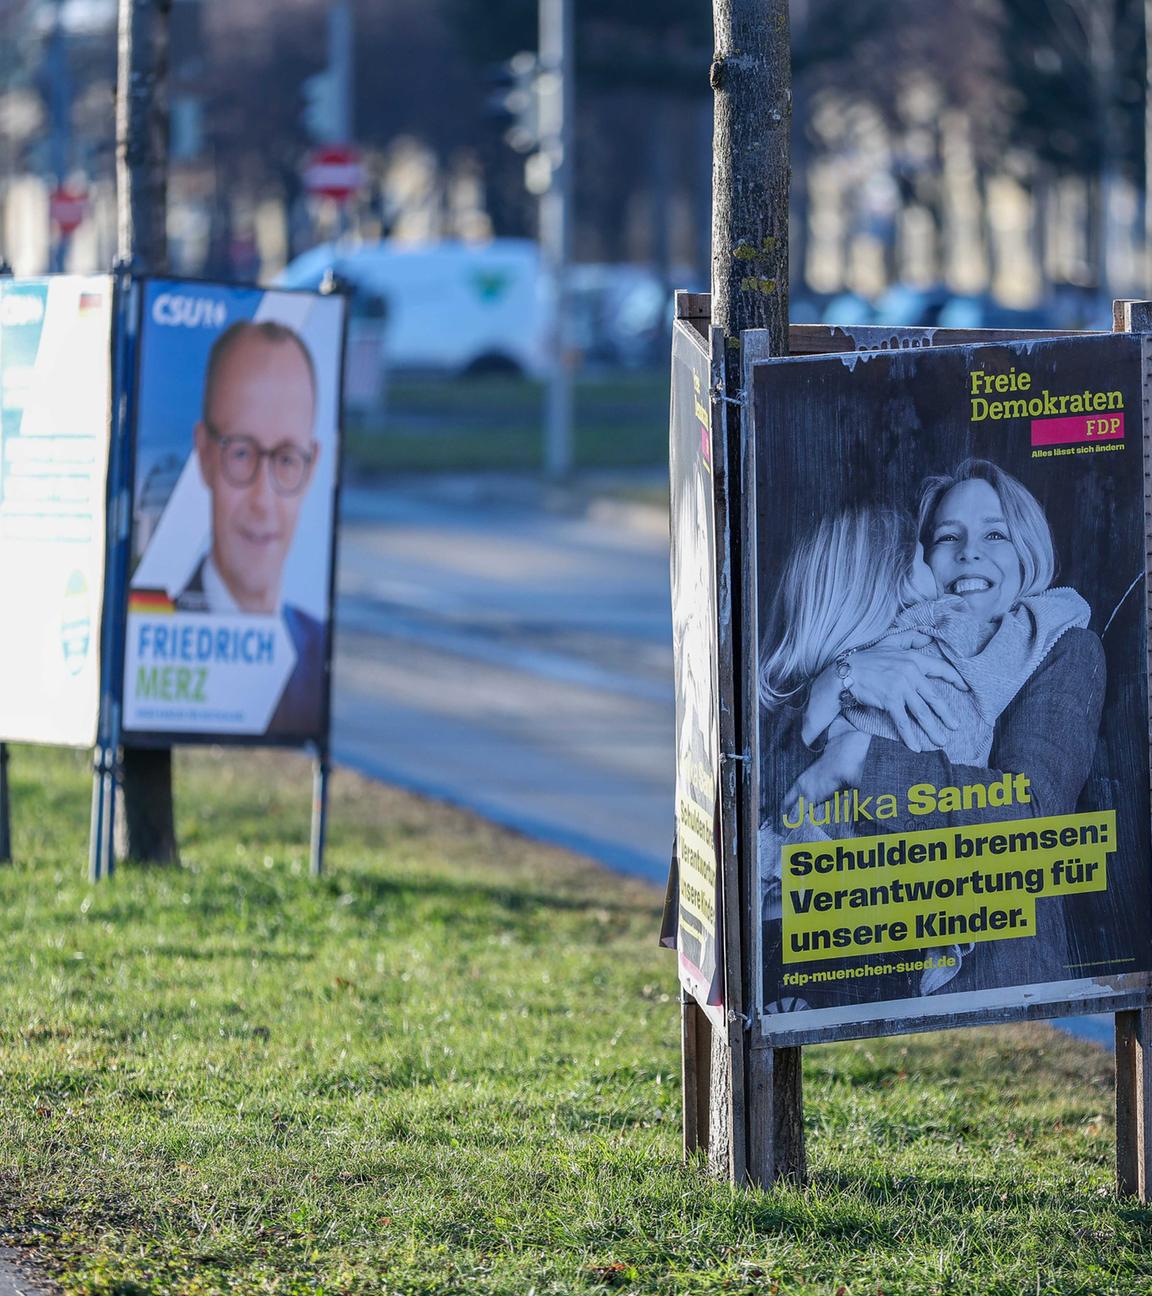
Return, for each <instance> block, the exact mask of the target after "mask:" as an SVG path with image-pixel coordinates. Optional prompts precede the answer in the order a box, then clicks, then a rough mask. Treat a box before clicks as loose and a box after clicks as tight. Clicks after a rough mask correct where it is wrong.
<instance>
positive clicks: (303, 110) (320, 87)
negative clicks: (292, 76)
mask: <svg viewBox="0 0 1152 1296" xmlns="http://www.w3.org/2000/svg"><path fill="white" fill-rule="evenodd" d="M300 99H301V107H300V120H301V122H302V123H303V125H304V129H305V130H306V131H307V132H308V138H309V139H311V140H313V141H315V142H316V143H317V144H328V143H331V142H332V141H333V140H335V139H338V138H339V136H340V96H339V86H338V85H337V83H336V75H335V73H334V72H332V71H331V69H328V70H326V71H324V72H317V73H316V75H315V76H310V77H308V78H307V79H306V80H305V81H303V82H302V83H301V85H300Z"/></svg>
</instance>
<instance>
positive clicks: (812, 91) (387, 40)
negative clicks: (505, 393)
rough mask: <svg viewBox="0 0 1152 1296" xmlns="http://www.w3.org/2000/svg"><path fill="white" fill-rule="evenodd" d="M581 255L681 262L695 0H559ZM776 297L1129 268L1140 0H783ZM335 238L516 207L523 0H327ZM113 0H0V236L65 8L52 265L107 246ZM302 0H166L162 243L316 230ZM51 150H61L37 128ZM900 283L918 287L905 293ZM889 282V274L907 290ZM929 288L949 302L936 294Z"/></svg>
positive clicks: (494, 221)
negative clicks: (362, 171) (349, 128)
mask: <svg viewBox="0 0 1152 1296" xmlns="http://www.w3.org/2000/svg"><path fill="white" fill-rule="evenodd" d="M576 6H577V7H576V12H577V118H578V121H577V137H576V148H577V177H576V216H575V251H576V259H577V261H583V262H607V263H617V262H628V263H634V264H642V265H644V266H647V267H650V268H651V270H652V271H653V272H654V273H655V274H656V275H657V276H658V278H659V279H660V280H661V281H662V282H664V283H666V284H670V285H671V284H675V285H680V286H685V285H686V286H702V285H703V284H704V283H705V282H706V280H707V261H708V249H707V238H708V228H709V222H708V218H707V211H708V202H709V193H710V184H709V173H710V111H711V98H710V92H709V88H708V84H707V69H708V64H709V58H710V54H711V32H710V29H709V25H708V16H707V13H706V12H705V11H704V10H702V9H701V8H700V6H699V5H697V4H694V3H690V2H689V0H662V2H661V3H657V2H656V0H636V3H634V4H632V5H630V6H626V7H621V6H619V5H614V4H611V3H609V2H608V0H576ZM792 8H793V14H792V21H793V57H794V67H795V114H794V127H795V129H794V172H795V174H794V189H793V193H794V199H793V201H794V208H793V245H794V246H793V280H794V284H793V296H794V301H795V308H794V312H793V313H794V315H799V314H804V315H806V316H807V317H809V318H816V317H819V316H821V315H826V314H828V313H829V312H831V314H832V316H833V317H836V316H837V312H839V316H840V317H844V318H848V317H853V316H854V315H859V316H861V317H862V316H863V315H864V314H866V313H867V312H868V311H869V310H872V309H873V308H872V307H871V306H869V305H867V304H866V303H872V302H878V303H879V304H880V305H879V307H877V309H881V311H882V313H883V312H887V315H886V318H890V319H891V321H892V322H893V323H900V322H906V320H905V319H904V318H902V314H907V312H908V311H909V310H915V311H916V312H918V313H919V315H920V316H922V317H923V316H925V315H926V314H932V313H933V312H935V313H936V314H939V313H940V312H941V311H953V312H957V311H959V312H960V314H963V309H962V305H961V306H958V305H957V304H956V303H957V300H958V299H959V300H960V301H961V303H963V302H964V301H968V302H969V303H970V305H971V309H972V311H973V312H975V314H974V315H973V319H974V320H975V315H979V316H980V319H979V320H978V321H976V322H993V320H992V316H993V315H995V313H996V312H997V311H1001V312H1003V311H1007V310H1012V309H1015V310H1036V309H1041V308H1043V309H1044V310H1046V311H1049V312H1051V311H1052V310H1055V311H1056V312H1057V314H1058V315H1060V322H1071V321H1072V317H1073V316H1075V315H1080V316H1083V315H1084V313H1085V312H1091V311H1096V312H1097V313H1098V311H1099V303H1100V302H1102V301H1103V300H1104V299H1106V298H1109V297H1111V296H1113V295H1121V294H1132V293H1142V292H1144V291H1145V285H1144V283H1143V212H1144V193H1143V191H1144V102H1145V54H1144V47H1145V36H1144V6H1143V5H1142V4H1140V3H1139V2H1138V0H949V3H943V2H942V0H940V2H935V3H928V4H926V3H923V0H856V2H855V3H853V4H851V5H844V4H843V3H842V2H841V0H793V6H792ZM352 12H353V21H354V27H355V78H354V84H355V105H354V121H355V128H354V129H355V142H356V143H357V144H358V145H359V146H360V148H361V149H362V150H363V154H364V159H365V164H366V171H367V183H366V184H365V187H364V190H363V192H362V193H361V194H360V196H359V197H358V199H357V201H356V203H355V204H354V205H353V207H352V209H351V211H350V213H349V215H348V218H347V225H348V227H349V229H348V232H349V234H350V236H351V237H353V238H360V239H367V240H371V239H376V238H380V237H382V236H385V235H393V236H395V237H398V238H402V239H408V240H436V239H441V238H453V237H463V238H484V237H488V236H491V235H498V236H526V237H532V236H534V233H535V219H536V215H535V203H534V201H533V198H532V196H531V195H530V194H529V192H528V191H527V189H526V187H525V182H524V160H523V158H522V157H521V156H520V155H518V154H517V153H515V152H514V151H513V150H511V149H510V148H508V147H507V146H506V144H505V143H504V141H503V138H502V129H501V127H500V125H499V123H497V122H495V121H493V120H492V117H491V114H490V113H489V112H488V111H487V105H488V102H489V100H490V98H491V95H492V82H491V75H490V73H491V69H492V67H493V65H497V64H499V63H501V62H503V61H504V60H507V59H508V58H510V57H511V56H512V55H513V54H515V53H516V52H517V51H520V50H531V49H533V48H534V46H535V40H536V6H535V2H534V0H376V2H375V3H368V2H367V0H353V2H352ZM114 16H115V15H114V5H113V3H112V0H0V22H2V23H3V30H4V32H5V36H6V40H5V41H4V43H3V45H2V47H0V207H2V216H3V222H2V224H0V242H2V246H3V251H4V252H5V253H6V254H7V255H8V256H9V257H10V258H11V259H13V260H14V261H15V263H16V265H17V268H18V269H23V270H27V269H36V268H40V267H41V266H43V265H45V264H47V259H48V256H49V253H50V244H51V240H52V238H53V232H52V230H51V229H50V224H49V220H48V215H47V194H48V193H49V192H50V191H51V187H52V186H53V185H54V184H56V183H58V182H59V181H60V179H61V177H57V176H56V175H55V174H54V169H53V166H52V157H53V150H52V147H51V144H52V132H53V130H59V124H58V123H55V124H54V122H53V120H52V116H51V105H52V91H53V79H54V77H55V76H57V75H58V71H57V70H56V68H55V65H53V64H52V61H51V60H50V58H49V48H50V45H51V39H52V33H53V31H54V30H57V28H59V29H61V30H63V32H64V33H65V36H66V48H67V72H68V80H69V85H70V97H71V104H72V111H71V116H70V120H69V122H68V134H69V141H68V149H67V155H68V157H69V171H70V173H72V174H73V175H74V176H75V177H77V178H78V179H79V180H81V181H82V182H83V184H84V185H86V187H87V190H88V193H89V195H90V206H89V216H88V219H87V220H86V221H85V223H84V225H83V226H82V227H81V229H80V230H78V231H77V233H76V235H75V237H74V238H73V239H72V240H71V243H70V246H69V247H68V248H67V254H68V263H69V264H70V265H72V266H74V267H77V268H80V267H86V266H92V267H95V266H100V265H106V264H107V263H108V261H109V258H110V255H111V253H110V240H111V222H110V219H109V217H108V214H107V213H108V210H109V206H108V205H109V202H110V193H111V188H110V186H111V169H112V152H111V132H112V112H111V98H112V80H113V68H114V31H113V27H114ZM325 23H326V3H325V0H280V3H278V4H277V5H276V7H275V11H274V17H273V18H272V19H271V20H270V17H269V9H268V6H267V4H266V3H265V2H264V0H232V3H230V4H228V5H222V4H210V3H208V2H207V0H175V6H174V34H173V102H174V111H173V131H174V138H173V177H172V190H171V210H170V213H169V222H170V229H171V236H172V251H173V263H174V266H175V267H176V268H177V269H179V270H181V271H184V272H187V273H205V274H213V275H228V274H233V275H237V276H241V277H254V276H264V277H267V276H270V275H272V274H274V273H275V272H276V271H277V270H278V269H279V268H280V267H281V266H282V265H283V264H284V263H285V262H286V261H287V260H289V259H290V258H291V257H292V256H294V255H296V254H298V253H299V252H300V251H302V250H303V249H305V248H307V247H308V246H310V245H312V244H314V243H316V242H318V241H320V240H322V239H324V238H327V237H330V236H331V235H332V234H333V232H334V231H335V230H336V228H337V214H336V212H335V211H334V210H333V209H332V208H331V206H330V205H328V204H325V203H324V202H317V201H315V200H313V199H310V198H308V197H307V196H306V195H305V193H304V192H303V187H302V183H301V160H302V158H303V156H304V155H305V154H306V152H307V150H308V148H309V144H310V140H309V132H308V129H307V125H306V120H305V118H306V97H307V92H306V89H305V86H306V83H307V82H308V79H309V78H311V77H314V76H315V75H316V74H317V73H318V72H321V71H322V70H323V69H324V66H325V62H326V48H325V41H326V37H325ZM55 156H56V157H57V158H58V157H59V156H60V153H59V149H58V148H57V150H56V154H55ZM916 294H918V296H917V295H916ZM913 297H915V301H914V302H913ZM946 318H947V315H946Z"/></svg>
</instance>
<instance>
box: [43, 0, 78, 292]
mask: <svg viewBox="0 0 1152 1296" xmlns="http://www.w3.org/2000/svg"><path fill="white" fill-rule="evenodd" d="M46 63H47V69H46V70H47V73H48V113H49V118H50V121H51V132H50V135H49V140H50V145H49V147H50V162H49V165H50V168H51V170H52V173H53V183H54V184H55V186H56V188H57V189H59V188H61V187H62V186H63V185H64V184H65V183H66V182H67V180H68V173H69V171H70V170H71V169H72V82H71V78H70V76H69V68H68V38H67V35H66V33H65V30H64V0H56V16H55V21H54V23H53V26H52V35H51V36H50V37H49V40H48V50H47V58H46ZM70 238H71V236H70V235H68V234H65V233H64V232H63V230H59V229H58V230H57V231H56V238H55V241H54V244H53V248H52V261H51V264H52V269H53V270H54V271H57V272H59V271H62V270H63V269H64V262H65V260H66V258H67V256H68V244H69V241H70Z"/></svg>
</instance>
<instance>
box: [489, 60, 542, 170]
mask: <svg viewBox="0 0 1152 1296" xmlns="http://www.w3.org/2000/svg"><path fill="white" fill-rule="evenodd" d="M539 78H540V60H539V59H538V58H537V56H536V55H535V54H534V53H533V52H532V51H530V50H522V51H521V52H520V53H519V54H514V55H513V56H512V57H511V58H510V59H508V60H507V62H505V63H497V64H496V65H495V66H494V67H492V68H490V69H489V80H490V81H491V83H492V85H493V86H494V89H493V91H492V93H491V94H490V95H489V96H488V102H487V109H488V116H489V117H490V118H491V119H492V120H493V121H495V122H496V123H497V124H498V125H502V126H503V127H504V141H505V143H507V144H508V145H509V146H510V147H512V148H514V149H515V150H516V151H517V153H531V152H532V151H533V150H534V149H536V148H538V147H539V144H540V105H539V93H538V82H539Z"/></svg>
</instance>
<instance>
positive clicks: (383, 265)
mask: <svg viewBox="0 0 1152 1296" xmlns="http://www.w3.org/2000/svg"><path fill="white" fill-rule="evenodd" d="M328 270H332V271H334V272H335V273H336V274H338V275H339V276H340V277H341V278H342V279H344V280H346V281H347V282H348V283H349V284H350V285H351V287H352V298H351V302H350V313H349V330H348V332H349V361H350V362H351V361H352V360H353V353H359V354H361V357H362V358H363V353H365V352H366V350H367V349H369V348H370V345H371V343H370V341H369V339H371V338H373V337H375V338H376V339H377V341H378V343H379V347H380V348H381V349H382V351H383V355H384V357H385V358H386V362H387V366H388V369H389V370H396V369H400V370H434V371H437V372H440V373H448V374H454V375H474V374H496V373H504V374H527V375H529V376H532V377H541V376H543V374H544V373H545V371H546V358H547V350H546V341H547V322H548V310H547V302H546V290H545V281H544V277H543V275H542V273H541V269H540V254H539V251H538V250H537V247H536V244H535V243H532V242H530V241H529V240H527V239H493V240H492V241H491V242H489V243H480V244H471V243H436V244H430V245H411V244H399V243H392V242H388V241H385V242H382V243H366V244H363V245H361V246H359V247H339V246H336V245H334V244H330V243H325V244H321V245H320V246H319V247H314V248H311V249H310V250H309V251H307V252H305V253H304V254H303V255H302V256H299V257H297V258H296V260H295V261H293V262H291V263H290V264H289V265H288V266H286V267H285V269H284V270H283V271H282V272H281V273H280V275H279V276H278V277H277V279H276V283H277V284H278V285H279V286H281V287H285V288H318V287H319V286H320V284H321V282H322V281H323V279H324V276H325V274H326V272H327V271H328ZM352 376H353V375H352V374H351V373H350V374H349V378H351V377H352Z"/></svg>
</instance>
